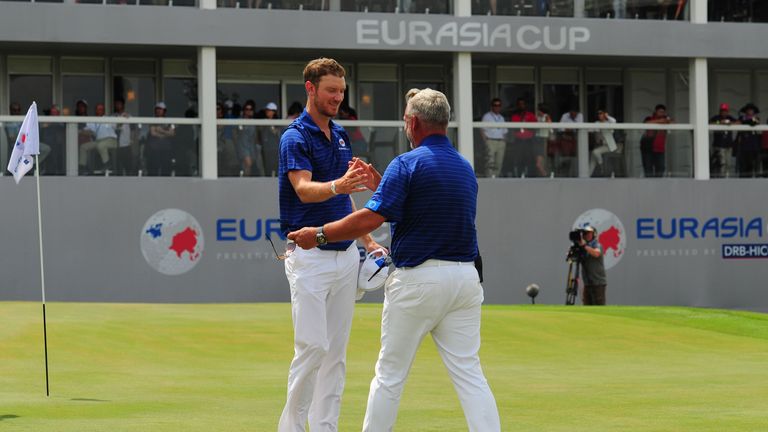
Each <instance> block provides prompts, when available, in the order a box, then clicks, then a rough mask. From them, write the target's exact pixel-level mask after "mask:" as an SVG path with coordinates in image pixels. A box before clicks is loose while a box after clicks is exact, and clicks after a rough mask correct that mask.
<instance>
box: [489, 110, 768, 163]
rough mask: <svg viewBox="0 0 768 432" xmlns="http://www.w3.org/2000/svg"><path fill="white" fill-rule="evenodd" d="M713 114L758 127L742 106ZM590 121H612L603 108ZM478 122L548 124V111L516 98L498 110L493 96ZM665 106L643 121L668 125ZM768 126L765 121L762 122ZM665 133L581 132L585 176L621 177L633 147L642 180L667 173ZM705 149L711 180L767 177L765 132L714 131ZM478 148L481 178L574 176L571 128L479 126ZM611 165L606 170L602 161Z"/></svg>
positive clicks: (572, 118)
mask: <svg viewBox="0 0 768 432" xmlns="http://www.w3.org/2000/svg"><path fill="white" fill-rule="evenodd" d="M719 108H720V110H719V113H718V114H717V115H715V116H714V117H712V118H711V119H710V123H711V124H715V125H751V126H757V125H760V124H761V123H760V118H759V116H758V114H759V113H760V110H759V108H758V107H757V106H756V105H755V104H754V103H751V102H750V103H747V104H745V105H744V106H743V107H742V108H741V109H740V110H739V112H738V114H737V115H736V116H734V115H731V111H730V106H729V105H728V104H725V103H723V104H720V106H719ZM596 119H597V120H596V121H595V122H596V123H607V124H616V123H617V120H616V118H614V117H613V116H612V115H611V114H610V113H609V112H608V111H606V110H605V109H599V110H597V112H596ZM481 121H482V122H484V123H490V122H498V123H503V122H515V123H552V122H553V121H554V120H553V119H552V116H551V110H550V108H549V106H548V105H546V104H543V103H541V104H539V105H538V106H537V110H536V113H535V114H534V113H533V112H532V111H531V110H529V109H528V105H527V102H526V100H525V99H524V98H519V99H517V101H516V103H515V106H514V108H512V109H511V110H508V111H507V112H504V110H503V109H502V102H501V100H500V99H499V98H494V99H493V100H492V101H491V109H490V110H489V111H488V112H487V113H485V115H483V117H482V119H481ZM583 122H584V116H583V115H582V114H581V113H580V112H579V111H578V110H577V109H576V108H570V109H568V111H566V112H565V113H563V114H562V116H561V117H560V119H559V123H583ZM673 122H674V120H673V119H672V118H671V117H670V116H669V115H668V113H667V107H666V106H665V105H664V104H658V105H656V106H655V107H654V109H653V111H652V112H651V113H650V114H649V115H648V116H647V117H645V119H644V120H643V123H648V124H658V125H662V124H671V123H673ZM766 124H768V123H766ZM668 135H669V133H668V131H667V130H664V129H657V128H655V129H648V130H645V131H642V132H641V133H640V139H639V142H627V133H626V132H625V131H624V130H621V129H602V128H601V129H596V130H588V131H587V135H586V137H587V139H588V146H589V175H590V176H592V177H610V176H614V175H616V174H618V175H620V176H623V175H624V174H625V172H624V171H626V160H625V157H626V153H625V148H636V147H633V146H639V154H640V160H641V163H642V173H643V176H644V177H648V178H651V177H665V176H669V175H670V171H669V169H668V167H667V157H668V155H667V140H668ZM711 135H712V141H711V151H710V156H711V157H710V161H711V163H710V173H711V177H712V178H722V177H768V131H738V132H735V133H734V132H730V131H714V132H712V134H711ZM479 136H480V138H481V139H482V144H483V145H482V146H481V147H479V148H478V149H479V150H480V152H481V156H482V157H481V158H479V159H478V160H477V162H478V164H477V165H478V166H479V169H478V173H479V174H481V175H484V176H486V177H576V176H577V175H578V158H577V154H578V138H579V134H578V132H577V130H575V129H568V128H567V127H561V128H558V129H555V128H542V127H539V128H536V129H534V128H530V129H529V128H514V129H509V130H508V129H507V128H503V127H495V128H482V129H480V130H479ZM609 156H612V158H611V160H613V161H617V163H616V164H612V165H611V166H607V165H609V164H608V163H606V158H607V157H609Z"/></svg>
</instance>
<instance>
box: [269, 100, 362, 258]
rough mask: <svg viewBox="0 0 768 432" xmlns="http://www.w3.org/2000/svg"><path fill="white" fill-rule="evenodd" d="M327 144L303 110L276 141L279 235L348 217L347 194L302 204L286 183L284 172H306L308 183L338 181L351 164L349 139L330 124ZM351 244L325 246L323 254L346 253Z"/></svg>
mask: <svg viewBox="0 0 768 432" xmlns="http://www.w3.org/2000/svg"><path fill="white" fill-rule="evenodd" d="M329 126H330V129H331V140H330V141H329V140H328V138H326V136H325V134H324V133H323V131H322V130H320V127H318V126H317V125H316V124H315V122H314V121H313V120H312V117H310V115H309V114H308V113H307V111H306V110H304V112H302V113H301V115H300V116H299V117H298V118H297V119H296V120H294V121H293V123H291V124H290V126H288V128H287V129H286V130H285V131H284V132H283V136H282V137H281V138H280V164H279V168H278V193H279V197H280V229H281V230H282V232H283V234H288V233H289V232H291V231H296V230H298V229H301V228H303V227H307V226H312V227H317V226H322V225H324V224H326V223H328V222H333V221H335V220H338V219H341V218H343V217H344V216H346V215H348V214H350V213H352V203H351V200H350V199H349V195H347V194H339V195H337V196H334V197H332V198H330V199H328V200H326V201H323V202H319V203H306V204H305V203H302V202H301V200H299V197H298V195H296V191H295V190H294V189H293V185H291V181H290V180H289V179H288V172H289V171H294V170H307V171H310V172H312V181H318V182H327V181H331V180H335V179H337V178H339V177H342V176H343V175H344V174H345V173H346V172H347V168H348V166H347V163H348V162H349V161H350V160H352V150H351V149H350V147H349V137H348V136H347V133H346V131H344V128H342V127H341V126H339V125H338V124H336V123H334V122H333V121H330V124H329ZM350 244H352V241H351V240H348V241H342V242H334V243H328V244H327V245H325V246H321V247H320V249H324V250H346V249H347V248H348V247H349V245H350Z"/></svg>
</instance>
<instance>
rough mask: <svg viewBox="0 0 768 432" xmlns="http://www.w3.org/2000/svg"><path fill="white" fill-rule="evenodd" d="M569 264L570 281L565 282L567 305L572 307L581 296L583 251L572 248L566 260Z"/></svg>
mask: <svg viewBox="0 0 768 432" xmlns="http://www.w3.org/2000/svg"><path fill="white" fill-rule="evenodd" d="M565 260H566V261H567V262H568V279H567V280H566V282H565V304H566V305H567V306H572V305H574V304H576V298H577V297H578V296H579V276H581V251H580V248H578V249H577V248H576V246H574V247H571V249H570V250H569V251H568V256H567V257H566V258H565Z"/></svg>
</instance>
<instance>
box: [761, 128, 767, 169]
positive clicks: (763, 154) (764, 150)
mask: <svg viewBox="0 0 768 432" xmlns="http://www.w3.org/2000/svg"><path fill="white" fill-rule="evenodd" d="M761 137H762V139H761V141H762V146H761V150H760V160H761V163H762V173H763V174H762V175H763V177H768V131H763V133H762V135H761Z"/></svg>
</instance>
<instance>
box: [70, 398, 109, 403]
mask: <svg viewBox="0 0 768 432" xmlns="http://www.w3.org/2000/svg"><path fill="white" fill-rule="evenodd" d="M70 400H71V401H76V402H112V401H110V400H106V399H89V398H72V399H70Z"/></svg>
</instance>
